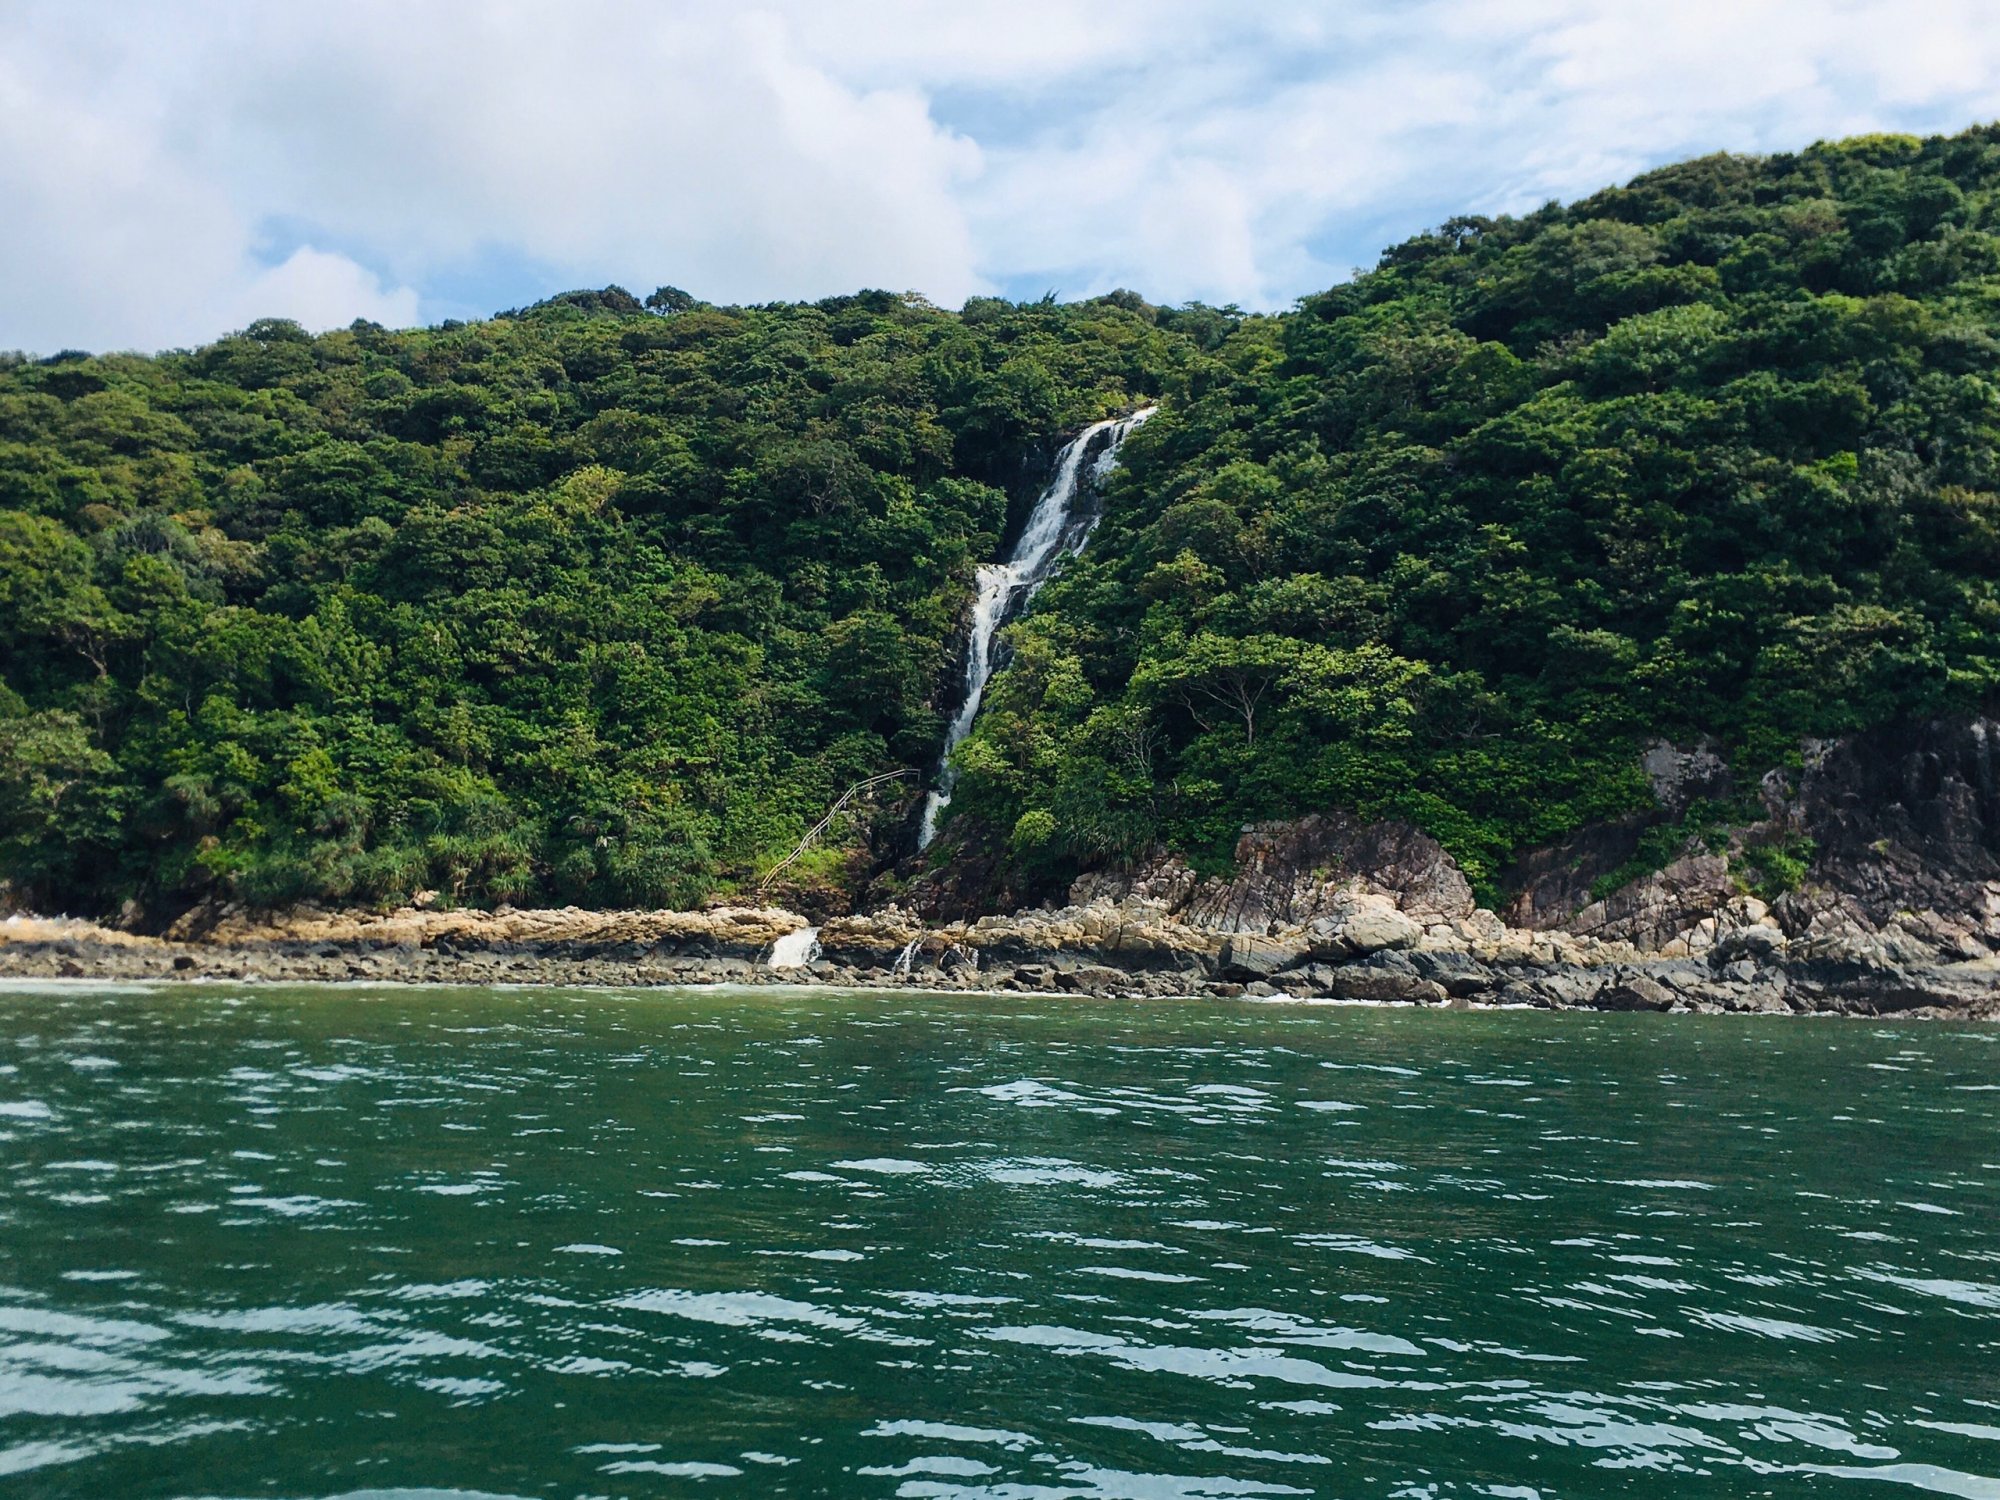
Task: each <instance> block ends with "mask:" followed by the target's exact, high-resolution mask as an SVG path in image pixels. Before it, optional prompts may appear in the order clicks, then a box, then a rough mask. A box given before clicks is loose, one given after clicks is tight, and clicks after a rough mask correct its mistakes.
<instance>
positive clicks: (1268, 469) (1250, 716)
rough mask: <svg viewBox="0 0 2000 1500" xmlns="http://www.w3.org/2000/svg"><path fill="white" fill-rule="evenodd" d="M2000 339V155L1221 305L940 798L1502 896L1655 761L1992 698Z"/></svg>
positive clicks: (1981, 140)
mask: <svg viewBox="0 0 2000 1500" xmlns="http://www.w3.org/2000/svg"><path fill="white" fill-rule="evenodd" d="M1996 334H2000V130H1995V129H1983V130H1978V131H1973V132H1970V133H1968V134H1966V135H1963V136H1960V137H1956V138H1953V139H1948V140H1946V139H1938V140H1931V141H1927V142H1918V141H1916V140H1913V139H1908V138H1904V137H1870V138H1864V139H1857V140H1851V141H1846V142H1842V143H1839V144H1835V145H1827V146H1817V147H1814V148H1813V149H1811V150H1808V151H1804V152H1801V153H1798V154H1797V155H1789V156H1780V157H1773V158H1769V159H1747V158H1739V157H1727V156H1717V157H1710V158H1706V159H1703V160H1699V161H1694V162H1689V163H1686V164H1685V165H1682V166H1678V167H1674V168H1670V169H1667V170H1664V171H1659V172H1655V173H1652V174H1650V175H1648V176H1646V177H1643V178H1641V179H1639V180H1638V181H1636V182H1634V183H1632V184H1631V185H1630V186H1629V187H1626V188H1620V189H1615V190H1612V191H1608V192H1604V193H1601V194H1599V195H1598V196H1596V197H1594V198H1591V199H1589V200H1587V201H1585V202H1581V203H1578V204H1575V205H1574V206H1571V207H1568V208H1563V207H1560V206H1556V205H1551V206H1549V207H1548V208H1546V209H1544V210H1542V211H1540V212H1537V213H1535V214H1532V215H1529V216H1527V217H1525V218H1521V219H1502V220H1497V221H1496V220H1486V219H1464V220H1458V221H1455V222H1453V223H1450V224H1447V225H1445V226H1444V227H1443V228H1442V229H1440V230H1438V231H1437V232H1436V233H1433V234H1427V235H1424V236H1422V237H1420V238H1417V239H1414V240H1411V241H1409V242H1408V243H1406V244H1403V245H1400V246H1397V247H1396V248H1394V249H1392V250H1390V251H1389V252H1388V253H1387V254H1386V255H1385V256H1384V258H1383V260H1382V263H1381V265H1380V266H1379V267H1378V268H1377V269H1376V270H1375V271H1373V272H1372V273H1369V274H1367V275H1364V276H1362V277H1360V278H1358V279H1357V280H1356V281H1355V282H1354V283H1352V284H1351V285H1347V286H1342V287H1338V288H1335V289H1334V290H1332V291H1329V292H1327V293H1325V294H1323V295H1320V296H1317V297H1313V298H1309V299H1307V300H1306V301H1305V302H1304V303H1303V304H1302V305H1301V306H1300V308H1299V309H1298V311H1297V312H1296V313H1294V314H1291V315H1288V316H1285V317H1280V318H1257V319H1251V320H1247V321H1245V322H1244V323H1243V324H1242V325H1241V326H1240V327H1238V328H1237V329H1236V330H1235V331H1234V332H1233V333H1232V334H1231V336H1230V337H1229V339H1228V340H1227V341H1226V342H1225V343H1224V344H1223V345H1222V346H1221V348H1220V349H1219V350H1218V351H1217V354H1216V357H1215V359H1214V360H1213V361H1212V362H1211V363H1210V364H1208V365H1206V366H1204V367H1203V368H1202V369H1201V370H1200V371H1199V372H1198V373H1197V376H1196V379H1195V381H1194V383H1193V385H1192V387H1191V388H1190V390H1189V391H1188V393H1187V396H1186V398H1185V399H1184V400H1180V401H1177V402H1173V403H1170V405H1169V407H1168V409H1167V410H1166V411H1164V412H1163V413H1162V414H1161V416H1160V417H1159V418H1157V419H1156V420H1155V421H1153V422H1152V423H1150V424H1149V425H1148V426H1146V427H1145V428H1143V429H1142V430H1141V432H1140V433H1139V434H1138V435H1137V436H1136V437H1134V438H1133V440H1132V441H1131V442H1130V443H1129V444H1128V446H1127V449H1126V458H1125V469H1124V473H1123V475H1122V477H1121V479H1120V480H1119V482H1118V483H1117V484H1116V485H1115V486H1114V487H1113V490H1112V494H1111V496H1110V500H1109V505H1110V509H1109V515H1108V516H1107V519H1106V521H1105V523H1104V525H1103V526H1102V527H1101V528H1100V530H1099V531H1098V532H1097V534H1096V537H1095V538H1094V540H1093V542H1092V546H1091V550H1090V552H1089V554H1088V555H1087V556H1086V558H1085V559H1083V560H1082V561H1081V562H1080V563H1079V564H1078V565H1076V566H1074V567H1072V568H1071V569H1070V570H1069V572H1068V573H1067V574H1066V575H1065V576H1064V577H1063V578H1062V579H1061V580H1059V581H1058V582H1057V583H1055V584H1053V585H1052V586H1051V587H1050V588H1049V589H1048V590H1047V591H1045V593H1044V594H1043V595H1042V597H1041V599H1040V601H1039V603H1038V606H1037V610H1036V613H1035V615H1034V617H1033V618H1032V619H1031V620H1029V621H1027V622H1025V623H1024V625H1023V626H1021V627H1020V628H1018V629H1017V631H1016V636H1015V639H1016V644H1017V650H1018V659H1017V665H1016V666H1015V668H1014V669H1013V671H1012V672H1011V673H1009V674H1008V675H1006V676H1005V677H1004V678H1003V679H1001V680H1000V681H998V682H996V684H995V688H994V691H993V694H992V695H991V698H990V700H989V703H990V707H989V711H988V712H987V713H986V715H985V716H984V718H983V719H982V723H981V727H980V729H979V730H978V732H977V734H976V735H975V737H974V739H973V740H972V741H970V742H969V743H968V744H967V746H966V748H965V750H964V751H963V752H962V753H963V756H964V764H965V775H964V778H963V780H962V782H961V791H960V794H959V798H958V802H959V804H960V806H961V808H963V809H965V810H970V811H976V812H977V813H979V814H980V815H981V816H982V817H983V818H984V819H985V820H986V821H987V822H988V824H989V825H990V826H992V827H993V828H995V829H997V830H1011V835H1010V837H1011V842H1012V845H1013V847H1014V850H1015V851H1016V854H1017V855H1018V857H1020V858H1022V859H1025V860H1029V861H1040V862H1042V863H1043V864H1044V865H1045V866H1046V868H1047V870H1048V872H1049V875H1050V876H1051V877H1052V878H1053V877H1055V876H1058V875H1060V874H1061V873H1063V872H1065V871H1066V870H1067V869H1069V868H1073V867H1074V866H1075V865H1076V864H1077V863H1079V862H1087V861H1096V860H1106V859H1116V858H1119V857H1122V856H1129V855H1131V854H1132V853H1134V852H1135V851H1137V850H1138V849H1140V848H1141V847H1143V846H1144V845H1146V844H1148V843H1149V842H1151V841H1153V840H1154V839H1156V838H1158V837H1160V835H1161V834H1162V833H1163V832H1164V834H1165V835H1166V837H1167V839H1168V840H1169V841H1170V842H1172V843H1173V844H1175V845H1177V846H1179V847H1181V848H1183V849H1185V850H1187V851H1189V852H1190V853H1193V854H1195V855H1196V856H1197V857H1205V858H1206V859H1207V860H1209V861H1211V862H1212V861H1215V860H1218V859H1220V858H1221V857H1222V856H1223V855H1224V854H1225V853H1226V851H1227V849H1228V848H1229V846H1230V844H1231V843H1232V842H1233V840H1234V837H1235V834H1236V830H1237V828H1238V825H1239V824H1240V823H1241V822H1242V821H1244V820H1245V819H1248V818H1254V817H1268V816H1276V815H1283V814H1286V813H1288V812H1294V811H1297V810H1301V809H1307V808H1315V807H1325V806H1344V807H1351V808H1358V809H1360V810H1363V811H1364V812H1370V813H1395V814H1401V815H1404V816H1407V817H1409V818H1411V819H1412V820H1414V821H1415V822H1417V823H1418V824H1420V825H1422V826H1424V827H1426V828H1427V829H1429V830H1430V831H1431V832H1432V833H1434V834H1435V835H1437V836H1438V837H1440V838H1441V839H1442V840H1443V841H1444V842H1445V844H1446V845H1447V846H1448V847H1449V848H1451V849H1452V850H1453V852H1454V853H1456V854H1457V855H1458V856H1459V857H1460V859H1461V860H1462V861H1463V862H1464V863H1465V864H1466V865H1467V866H1468V868H1469V869H1470V870H1471V871H1472V872H1473V873H1474V875H1475V876H1476V877H1477V878H1480V879H1482V880H1486V881H1489V882H1490V881H1492V880H1493V879H1494V878H1495V877H1496V876H1497V875H1498V874H1499V873H1500V872H1502V871H1503V870H1504V868H1505V864H1506V862H1507V860H1508V858H1509V855H1510V853H1511V852H1513V851H1515V850H1518V849H1520V848H1521V847H1522V846H1523V845H1526V844H1531V843H1534V842H1538V841H1542V840H1546V839H1548V838H1550V837H1552V836H1554V835H1557V834H1560V833H1562V832H1564V831H1566V830H1568V829H1570V828H1573V827H1575V826H1577V825H1579V824H1582V823H1585V822H1588V821H1590V820H1592V819H1595V818H1599V817H1604V816H1608V815H1613V814H1618V813H1622V812H1625V811H1628V810H1631V809H1635V808H1639V807H1642V806H1645V805H1647V804H1648V801H1649V799H1648V796H1647V789H1646V787H1645V783H1644V782H1643V780H1642V779H1641V777H1640V774H1639V770H1638V766H1637V756H1636V753H1635V752H1636V749H1637V747H1638V745H1639V743H1640V742H1641V741H1642V740H1644V739H1646V738H1648V737H1651V736H1654V735H1666V736H1673V737H1680V738H1682V739H1684V740H1685V739H1688V738H1692V737H1694V736H1698V735H1701V734H1712V735H1715V736H1717V737H1718V738H1719V739H1720V740H1721V741H1722V742H1723V743H1724V745H1725V746H1726V747H1727V748H1728V749H1729V751H1730V752H1731V754H1732V755H1733V756H1734V757H1735V758H1736V760H1737V761H1738V763H1739V766H1740V767H1741V768H1742V769H1745V770H1747V771H1750V772H1751V773H1753V775H1754V773H1756V772H1758V771H1760V770H1762V769H1764V768H1767V767H1769V766H1772V765H1774V764H1779V763H1781V762H1783V761H1784V760H1786V759H1787V757H1796V755H1797V753H1798V750H1799V743H1800V740H1801V738H1802V737H1804V736H1814V735H1827V734H1833V733H1837V732H1840V731H1844V730H1851V729H1855V728H1859V727H1863V726H1867V725H1874V724H1880V723H1886V722H1891V721H1896V720H1902V719H1910V718H1916V717H1922V716H1928V715H1934V714H1938V713H1942V712H1948V711H1959V710H1965V709H1968V708H1972V707H1976V706H1978V705H1980V704H1982V703H1986V702H1991V701H1992V699H1993V697H1994V695H1995V692H1996V688H2000V498H1996V495H1995V490H1996V487H2000V467H1997V466H1996V464H1997V459H2000V456H1997V455H1996V446H1995V445H1996V438H2000V343H1996ZM1772 873H1773V877H1774V879H1776V878H1782V877H1783V876H1785V875H1786V874H1788V873H1791V872H1789V871H1788V870H1781V871H1774V872H1772Z"/></svg>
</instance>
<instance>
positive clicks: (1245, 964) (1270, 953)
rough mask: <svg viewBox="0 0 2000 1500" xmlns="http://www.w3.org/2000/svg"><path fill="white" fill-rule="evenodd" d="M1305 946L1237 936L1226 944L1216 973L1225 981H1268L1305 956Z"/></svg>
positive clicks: (1231, 937)
mask: <svg viewBox="0 0 2000 1500" xmlns="http://www.w3.org/2000/svg"><path fill="white" fill-rule="evenodd" d="M1306 951H1307V950H1306V946H1305V944H1303V943H1296V942H1292V941H1289V940H1287V939H1282V938H1267V937H1256V936H1253V935H1251V934H1249V933H1234V934H1232V935H1231V936H1229V937H1228V938H1225V939H1224V940H1223V944H1222V951H1221V954H1220V955H1219V957H1218V959H1217V964H1216V972H1217V973H1218V974H1220V975H1221V976H1222V978H1224V979H1233V980H1237V981H1245V980H1251V979H1269V978H1270V977H1271V976H1272V975H1273V974H1276V973H1279V972H1281V971H1282V970H1285V969H1288V968H1290V967H1291V966H1292V965H1293V964H1295V963H1297V962H1298V961H1299V960H1300V959H1302V958H1304V957H1305V956H1306Z"/></svg>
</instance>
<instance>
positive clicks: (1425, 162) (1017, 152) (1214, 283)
mask: <svg viewBox="0 0 2000 1500" xmlns="http://www.w3.org/2000/svg"><path fill="white" fill-rule="evenodd" d="M1987 20H1988V6H1987V4H1986V0H1928V3H1926V4H1924V5H1921V6H1910V5H1908V4H1906V3H1901V0H1897V3H1889V0H1728V3H1724V0H1682V3H1679V4H1677V5H1674V6H1635V5H1631V4H1628V3H1625V0H1513V3H1510V4H1508V5H1506V6H1495V5H1492V4H1490V3H1487V0H1357V3H1350V4H1347V5H1345V6H1341V7H1332V6H1327V5H1325V4H1321V3H1310V0H1275V3H1272V4H1268V5H1263V6H1259V7H1254V8H1247V9H1246V8H1245V7H1242V6H1240V5H1238V4H1235V3H1232V0H1152V3H1142V0H1011V3H1009V0H961V3H957V4H953V5H949V6H945V5H936V4H931V3H926V0H869V3H860V0H848V3H842V0H763V3H761V4H755V5H753V6H749V7H746V6H742V5H737V4H726V3H722V0H681V3H672V4H640V3H636V0H572V3H568V4H556V3H553V0H484V3H475V0H429V3H426V4H424V5H421V6H411V5H408V4H403V3H390V0H340V3H334V0H328V3H325V4H321V5H317V6H311V7H307V6H275V5H273V6H243V5H240V4H233V3H224V0H189V3H186V4H182V5H179V6H175V7H172V8H166V7H154V6H147V5H138V4H127V5H114V4H112V3H111V0H104V3H101V4H97V5H93V6H90V7H79V6H75V5H73V4H68V3H54V0H28V3H18V0H17V4H16V5H14V6H12V7H10V8H8V9H7V10H5V11H4V12H0V204H4V205H5V214H6V223H5V233H4V234H0V346H7V345H16V344H18V345H25V346H27V347H31V348H37V349H50V348H54V347H57V346H59V345H63V344H81V345H88V346H105V345H123V346H140V347H151V346H157V345H160V344H169V343H185V342H190V341H193V340H196V339H200V338H204V337H209V336H213V335H214V334H216V333H219V332H221V331H223V330H224V329H226V328H228V327H232V326H239V325H240V324H241V323H242V322H244V321H247V320H248V319H249V318H251V317H254V316H260V315H264V314H266V313H277V314H283V315H288V316H294V317H298V318H299V319H300V320H301V321H304V322H307V323H310V324H313V325H315V326H325V325H329V324H338V323H344V322H346V321H348V320H349V319H350V318H352V317H355V316H366V317H372V318H375V319H378V320H379V321H383V322H389V323H396V322H405V321H409V320H412V319H414V318H417V317H419V316H425V317H435V316H438V315H440V313H442V312H445V311H462V310H463V309H462V308H460V307H458V306H456V305H455V303H456V302H457V301H462V300H465V299H473V300H474V306H475V309H476V310H486V309H488V308H491V307H494V306H499V305H503V304H506V303H511V302H519V301H523V300H527V299H529V298H532V297H534V296H538V295H544V294H546V293H548V292H550V291H554V290H557V289H559V288H560V287H563V286H576V285H601V284H603V283H605V282H607V281H611V280H617V281H621V282H623V283H625V284H626V285H629V286H631V287H632V288H633V289H634V290H636V291H639V292H642V293H643V292H644V291H646V290H648V289H650V287H652V286H653V285H655V284H657V283H658V282H661V281H672V282H676V283H678V284H680V285H683V286H686V287H688V288H689V289H691V290H693V291H695V292H697V293H698V294H700V295H703V296H708V297H713V298H716V299H719V300H734V299H742V300H766V299H772V298H789V297H805V296H820V295H825V294H827V293H831V292H837V291H843V290H851V289H853V288H856V287H860V286H870V285H872V286H888V287H891V288H895V289H904V288H910V289H917V290H922V291H924V292H926V293H928V294H929V295H931V296H932V297H933V298H935V299H936V300H938V301H941V302H946V303H952V302H956V301H958V300H959V299H961V298H962V297H964V296H965V295H967V294H968V293H971V292H975V291H981V290H987V289H991V288H993V287H995V286H1001V285H1013V286H1020V285H1023V284H1025V283H1032V284H1033V286H1034V289H1035V290H1037V291H1039V290H1040V289H1041V287H1042V286H1045V285H1052V286H1056V287H1058V288H1060V289H1061V290H1062V291H1063V292H1064V293H1065V294H1066V295H1080V294H1085V293H1088V292H1091V291H1097V290H1103V289H1105V288H1108V287H1110V286H1113V285H1121V284H1122V285H1129V286H1133V287H1136V288H1137V289H1139V290H1141V291H1144V292H1145V293H1147V294H1148V295H1150V296H1153V297H1156V298H1160V299H1163V300H1180V299H1182V298H1186V297H1190V296H1200V297H1205V298H1209V299H1212V300H1236V301H1241V302H1244V303H1247V304H1251V305H1265V306H1268V305H1281V304H1282V303H1284V302H1285V301H1287V300H1289V299H1290V298H1291V297H1292V296H1294V295H1297V294H1299V293H1301V292H1304V291H1308V290H1311V289H1314V288H1316V287H1318V286H1322V285H1325V284H1327V283H1328V282H1330V281H1333V280H1336V279H1338V278H1340V277H1341V276H1343V275H1344V274H1345V273H1346V270H1347V268H1348V266H1349V265H1350V264H1351V263H1353V262H1355V261H1364V262H1365V261H1368V260H1372V258H1373V255H1374V252H1375V250H1376V249H1377V248H1379V244H1380V242H1382V241H1386V240H1388V239H1391V238H1394V237H1397V236H1399V235H1401V234H1405V233H1409V232H1412V231H1414V230H1416V229H1418V228H1420V227H1422V226H1423V225H1424V224H1426V223H1430V222H1434V221H1435V220H1437V219H1440V218H1442V217H1445V216H1447V215H1449V214H1451V213H1454V212H1460V211H1482V212H1493V211H1500V210H1513V209H1520V208H1525V207H1529V206H1532V205H1533V204H1534V203H1535V202H1538V201H1540V200H1541V199H1542V198H1545V197H1549V196H1563V197H1569V196H1575V195H1577V194H1580V193H1585V192H1589V191H1592V190H1594V189H1595V188H1597V187H1600V186H1603V185H1605V184H1606V183H1608V182H1611V181H1617V180H1622V179H1623V178H1625V177H1628V176H1630V175H1632V174H1633V173H1634V172H1636V171H1638V170H1642V169H1643V168H1645V167H1647V166H1650V165H1654V164H1657V163H1660V162H1663V161H1668V160H1673V159H1676V158H1678V157H1681V156H1685V155H1689V154H1693V153H1696V152H1701V151H1706V150H1713V149H1719V148H1730V149H1745V150H1772V149H1780V148H1785V147H1792V146H1798V145H1803V144H1805V143H1806V142H1808V141H1810V140H1812V139H1814V138H1816V137H1823V136H1832V135H1838V134H1844V133H1848V132H1851V131H1855V130H1863V129H1919V130H1927V129H1950V128H1955V127H1957V126H1960V125H1963V124H1966V123H1970V122H1971V121H1973V120H1975V119H1979V118H1988V117H1992V116H1995V115H2000V27H1993V26H1991V25H1989V24H1987ZM273 251H275V254H273V253H271V252H273ZM274 262H275V263H274ZM495 267H501V268H503V269H501V270H495V269H494V268H495Z"/></svg>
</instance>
